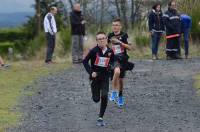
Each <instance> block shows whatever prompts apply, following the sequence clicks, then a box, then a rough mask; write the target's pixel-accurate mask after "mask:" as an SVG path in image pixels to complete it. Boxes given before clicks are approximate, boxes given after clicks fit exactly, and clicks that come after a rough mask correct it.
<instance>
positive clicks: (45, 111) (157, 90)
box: [7, 59, 200, 132]
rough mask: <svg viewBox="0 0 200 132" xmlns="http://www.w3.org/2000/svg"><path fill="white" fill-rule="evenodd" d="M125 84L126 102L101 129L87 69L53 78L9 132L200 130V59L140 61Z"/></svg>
mask: <svg viewBox="0 0 200 132" xmlns="http://www.w3.org/2000/svg"><path fill="white" fill-rule="evenodd" d="M134 62H135V64H136V67H135V69H134V70H133V73H131V72H127V76H126V78H125V86H124V89H125V90H124V96H125V101H126V104H125V106H123V107H122V108H119V107H118V106H117V105H116V104H115V103H113V102H109V103H108V107H107V110H106V113H105V117H104V120H105V121H106V123H107V125H106V126H104V127H98V126H96V120H97V117H98V112H99V104H95V103H94V102H92V100H91V92H90V86H89V80H88V75H87V73H86V72H85V70H84V68H83V66H82V65H76V66H74V67H73V68H72V69H69V70H66V71H63V72H61V73H57V74H53V75H49V76H48V77H44V78H41V79H38V80H37V81H35V83H37V85H34V86H27V87H26V88H25V90H26V91H29V90H33V89H36V88H37V89H38V91H37V92H36V94H35V95H33V96H27V97H24V98H23V99H22V103H21V106H20V109H21V111H22V112H23V113H24V117H23V119H22V120H21V123H20V125H19V126H17V127H15V128H10V129H8V130H7V131H8V132H200V125H199V124H200V97H199V96H198V95H197V93H196V89H195V88H193V80H192V77H193V76H194V75H195V74H197V73H198V72H199V71H200V59H188V60H170V61H166V60H158V61H151V60H135V61H134Z"/></svg>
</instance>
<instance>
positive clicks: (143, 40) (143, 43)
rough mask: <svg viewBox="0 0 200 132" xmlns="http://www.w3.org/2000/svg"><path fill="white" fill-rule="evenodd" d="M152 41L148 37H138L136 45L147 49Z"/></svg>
mask: <svg viewBox="0 0 200 132" xmlns="http://www.w3.org/2000/svg"><path fill="white" fill-rule="evenodd" d="M150 42H151V39H150V37H149V36H148V35H136V36H135V43H136V45H137V46H138V47H147V46H149V45H150Z"/></svg>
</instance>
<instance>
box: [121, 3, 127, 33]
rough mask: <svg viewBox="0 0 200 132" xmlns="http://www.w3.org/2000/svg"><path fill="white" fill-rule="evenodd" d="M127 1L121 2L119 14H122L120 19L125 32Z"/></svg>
mask: <svg viewBox="0 0 200 132" xmlns="http://www.w3.org/2000/svg"><path fill="white" fill-rule="evenodd" d="M127 8H128V7H127V1H126V0H121V12H122V15H123V16H122V19H123V24H124V29H125V31H127V30H128V19H127V16H126V13H127Z"/></svg>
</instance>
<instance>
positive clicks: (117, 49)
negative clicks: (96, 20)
mask: <svg viewBox="0 0 200 132" xmlns="http://www.w3.org/2000/svg"><path fill="white" fill-rule="evenodd" d="M121 29H122V26H121V21H120V19H116V20H114V21H113V22H112V33H110V34H109V35H108V42H110V43H111V46H112V49H113V52H114V65H113V78H112V79H113V80H112V88H113V91H112V93H111V96H110V100H111V101H116V98H117V96H118V105H119V106H123V105H124V97H123V78H124V76H125V71H126V65H127V63H128V58H129V56H128V55H127V51H126V50H127V49H128V50H130V49H131V46H130V45H129V44H128V40H127V39H128V34H127V33H124V32H122V31H121ZM118 92H119V93H118Z"/></svg>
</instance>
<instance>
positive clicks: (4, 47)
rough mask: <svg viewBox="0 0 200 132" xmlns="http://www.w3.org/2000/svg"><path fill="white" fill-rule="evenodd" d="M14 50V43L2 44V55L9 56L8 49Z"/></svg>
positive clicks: (0, 48)
mask: <svg viewBox="0 0 200 132" xmlns="http://www.w3.org/2000/svg"><path fill="white" fill-rule="evenodd" d="M10 47H11V48H14V43H12V42H3V43H1V44H0V54H1V55H6V54H8V48H10Z"/></svg>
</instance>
